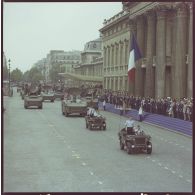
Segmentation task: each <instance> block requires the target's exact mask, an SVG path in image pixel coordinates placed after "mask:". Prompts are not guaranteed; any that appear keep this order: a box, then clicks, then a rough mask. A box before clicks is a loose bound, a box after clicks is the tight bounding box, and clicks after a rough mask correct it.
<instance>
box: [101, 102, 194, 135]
mask: <svg viewBox="0 0 195 195" xmlns="http://www.w3.org/2000/svg"><path fill="white" fill-rule="evenodd" d="M99 108H101V109H103V106H102V102H100V103H99ZM106 111H108V112H112V113H115V114H119V115H120V110H119V109H116V108H114V105H112V104H109V103H107V104H106ZM123 116H126V117H129V116H131V117H133V118H134V119H135V120H138V111H137V110H134V109H131V110H128V111H126V113H125V114H123ZM143 122H146V123H149V124H153V125H157V126H159V127H162V128H166V129H168V130H170V131H174V132H178V133H182V134H185V135H188V136H192V122H189V121H184V120H181V119H178V118H171V117H168V116H163V115H159V114H151V113H148V112H144V117H143Z"/></svg>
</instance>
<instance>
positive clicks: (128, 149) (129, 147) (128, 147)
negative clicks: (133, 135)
mask: <svg viewBox="0 0 195 195" xmlns="http://www.w3.org/2000/svg"><path fill="white" fill-rule="evenodd" d="M127 153H128V154H133V149H132V147H131V144H127Z"/></svg>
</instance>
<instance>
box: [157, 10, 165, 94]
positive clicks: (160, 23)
mask: <svg viewBox="0 0 195 195" xmlns="http://www.w3.org/2000/svg"><path fill="white" fill-rule="evenodd" d="M156 14H157V24H156V77H155V78H156V80H155V83H156V86H155V87H156V89H155V97H160V98H164V96H165V67H166V10H165V9H164V8H159V9H157V12H156Z"/></svg>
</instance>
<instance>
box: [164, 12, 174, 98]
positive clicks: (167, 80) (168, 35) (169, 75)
mask: <svg viewBox="0 0 195 195" xmlns="http://www.w3.org/2000/svg"><path fill="white" fill-rule="evenodd" d="M173 15H174V13H173V12H172V10H171V11H169V12H167V17H166V18H167V19H166V58H167V59H166V67H165V97H172V88H171V87H172V86H171V85H172V84H171V83H172V82H171V78H172V73H171V72H172V68H171V67H172V56H171V54H172V30H173V21H172V18H173Z"/></svg>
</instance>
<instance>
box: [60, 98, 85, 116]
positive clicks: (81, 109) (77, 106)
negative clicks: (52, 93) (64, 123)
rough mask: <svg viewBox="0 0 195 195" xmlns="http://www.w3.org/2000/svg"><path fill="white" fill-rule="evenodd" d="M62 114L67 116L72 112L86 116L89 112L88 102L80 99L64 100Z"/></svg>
mask: <svg viewBox="0 0 195 195" xmlns="http://www.w3.org/2000/svg"><path fill="white" fill-rule="evenodd" d="M61 105H62V114H63V115H65V116H66V117H67V116H68V115H70V114H79V115H81V116H85V115H86V113H87V103H86V102H85V101H82V100H80V99H76V100H70V99H67V100H62V104H61Z"/></svg>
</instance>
